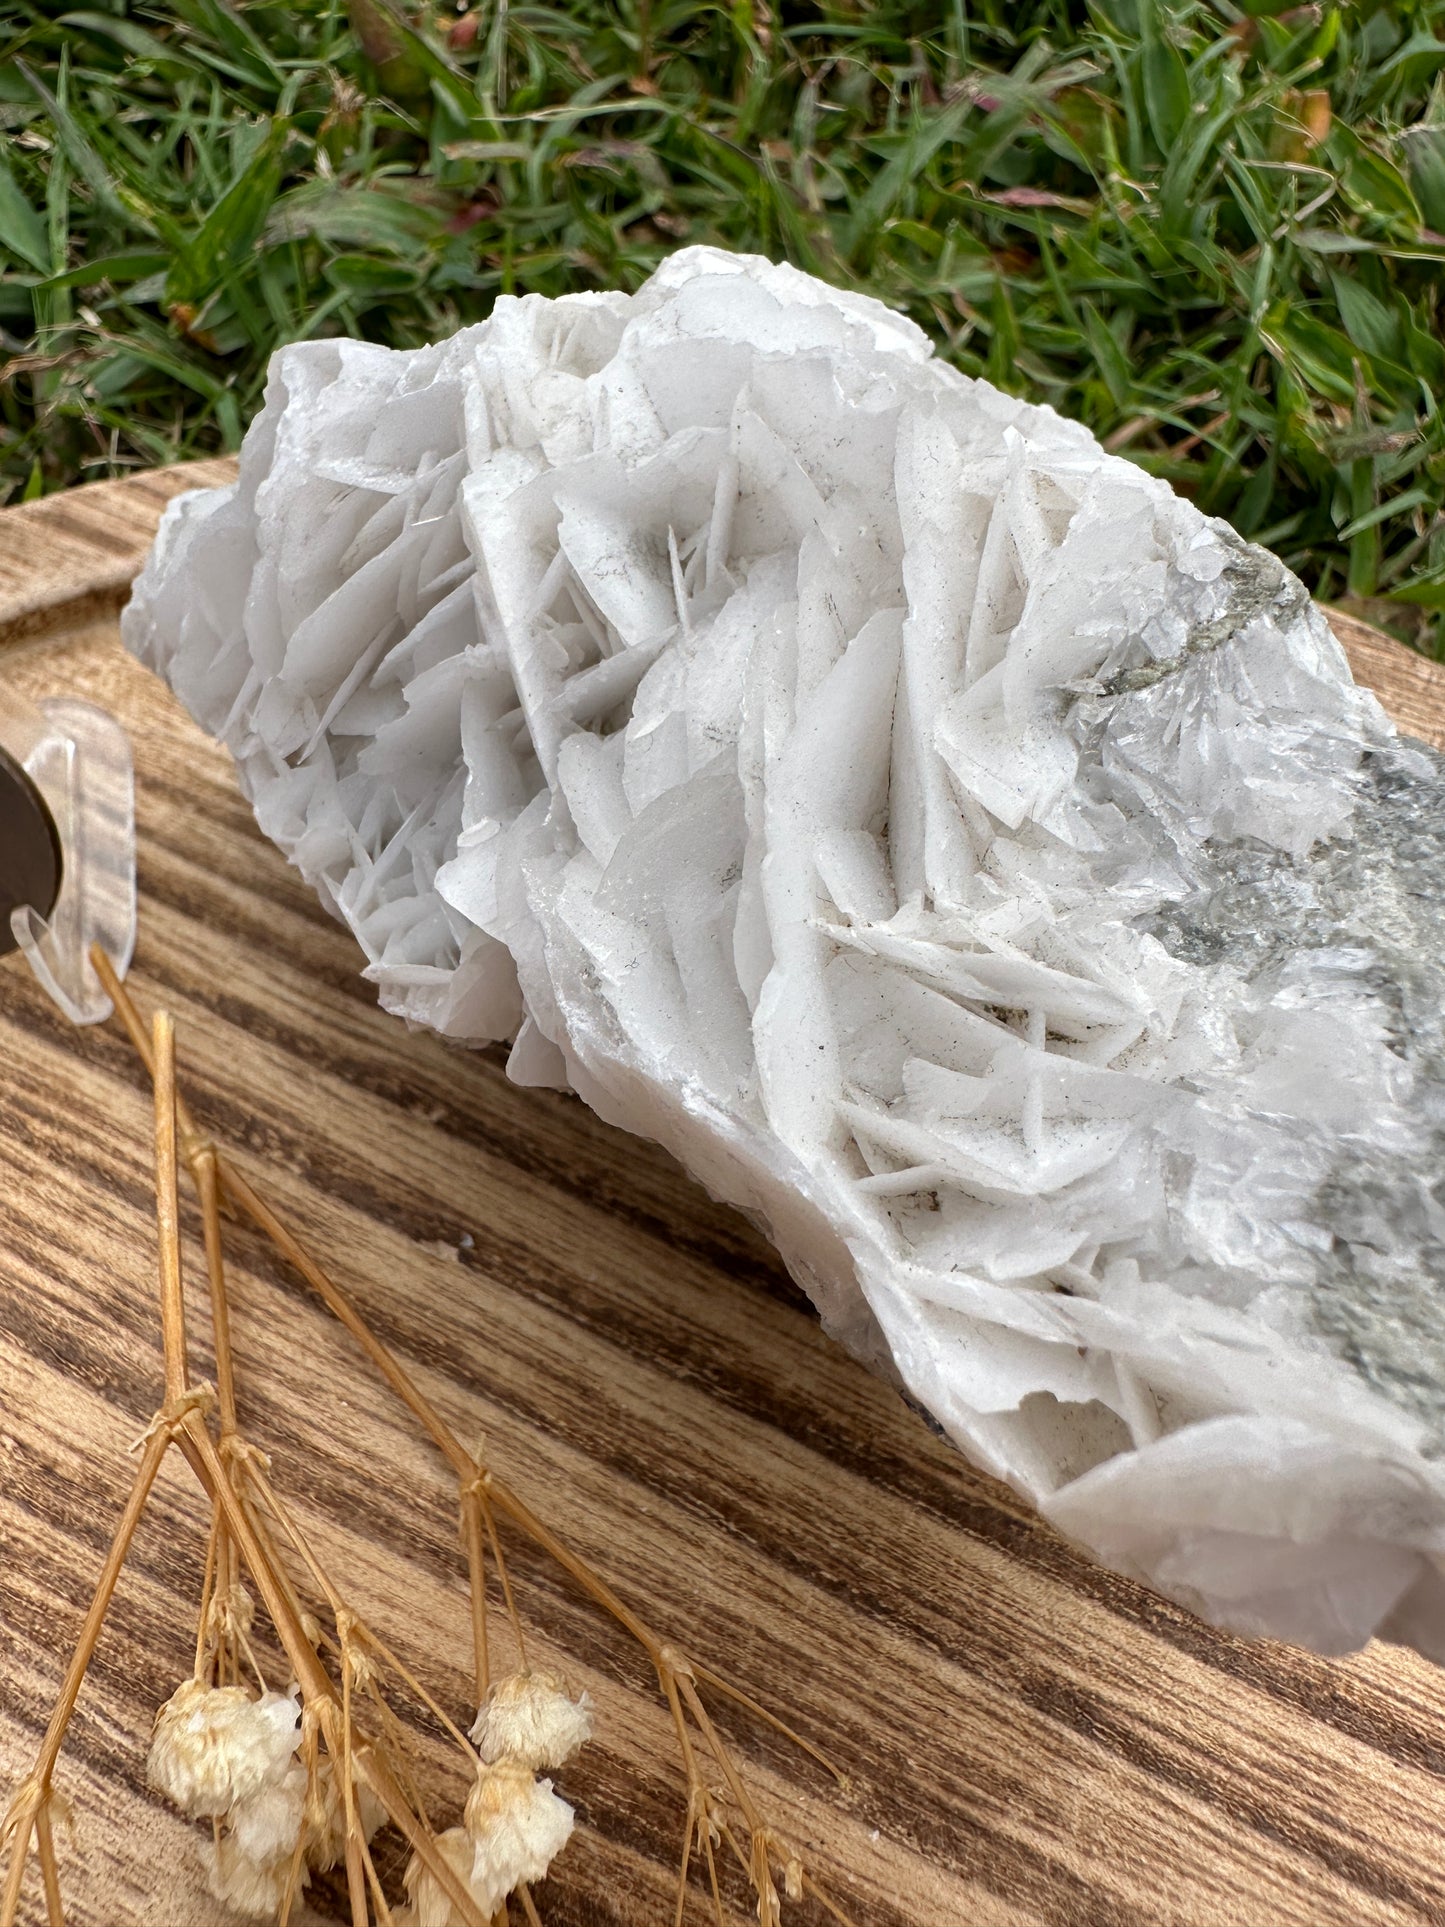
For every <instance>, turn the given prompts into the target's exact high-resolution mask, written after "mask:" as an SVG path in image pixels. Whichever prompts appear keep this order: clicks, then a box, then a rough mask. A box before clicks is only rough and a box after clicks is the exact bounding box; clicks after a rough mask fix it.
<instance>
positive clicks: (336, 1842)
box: [306, 1758, 386, 1873]
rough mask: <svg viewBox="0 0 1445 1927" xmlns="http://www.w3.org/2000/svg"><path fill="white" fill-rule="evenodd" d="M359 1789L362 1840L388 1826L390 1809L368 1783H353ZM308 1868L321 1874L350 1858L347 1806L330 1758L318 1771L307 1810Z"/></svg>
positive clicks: (321, 1763) (357, 1795) (357, 1807)
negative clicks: (347, 1849) (387, 1810)
mask: <svg viewBox="0 0 1445 1927" xmlns="http://www.w3.org/2000/svg"><path fill="white" fill-rule="evenodd" d="M352 1784H353V1786H354V1787H355V1789H356V1817H357V1819H358V1821H359V1822H360V1823H361V1833H362V1838H363V1839H365V1840H367V1841H370V1840H371V1838H372V1836H373V1835H374V1834H376V1833H377V1832H379V1831H380V1829H381V1828H382V1827H384V1826H385V1825H386V1808H385V1807H384V1806H383V1805H382V1804H381V1802H380V1800H378V1799H377V1797H376V1795H375V1794H374V1793H373V1792H372V1790H371V1788H370V1787H369V1786H367V1784H366V1782H365V1781H364V1780H354V1781H353V1782H352ZM306 1830H307V1842H306V1864H307V1865H308V1866H309V1867H313V1868H315V1870H316V1872H317V1873H325V1872H327V1871H328V1869H330V1868H331V1867H335V1866H339V1865H340V1863H341V1862H342V1861H343V1860H344V1859H345V1858H346V1802H345V1800H344V1799H343V1798H342V1792H341V1783H340V1781H339V1780H338V1778H337V1776H336V1770H335V1767H334V1766H333V1764H332V1762H331V1760H330V1759H329V1758H325V1759H322V1760H321V1761H320V1762H319V1764H318V1766H317V1770H316V1783H315V1786H314V1788H313V1789H312V1794H311V1798H310V1801H309V1802H308V1805H307V1810H306Z"/></svg>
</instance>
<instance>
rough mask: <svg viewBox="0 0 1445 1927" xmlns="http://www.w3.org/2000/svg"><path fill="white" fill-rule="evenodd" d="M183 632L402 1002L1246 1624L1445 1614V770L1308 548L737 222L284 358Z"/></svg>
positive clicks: (198, 507)
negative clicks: (799, 1288)
mask: <svg viewBox="0 0 1445 1927" xmlns="http://www.w3.org/2000/svg"><path fill="white" fill-rule="evenodd" d="M125 633H126V637H127V640H128V642H129V644H130V646H131V647H132V648H133V649H134V650H135V651H136V652H137V653H138V654H139V655H140V656H141V657H142V658H143V659H144V660H145V661H146V662H148V663H150V664H152V665H153V666H154V667H156V668H157V669H158V670H159V671H160V672H161V673H162V674H163V675H164V676H165V677H166V678H167V679H168V680H169V681H170V683H171V684H172V686H173V687H174V688H175V689H176V690H177V692H178V693H179V694H180V696H181V697H182V699H183V700H184V702H185V703H186V704H187V705H188V707H189V708H190V709H191V710H192V712H193V713H194V714H195V715H196V716H197V717H198V718H199V719H200V720H201V722H202V723H204V724H205V726H206V727H207V728H208V729H210V730H211V731H213V732H214V733H215V734H216V735H217V736H219V737H221V738H222V739H223V740H224V741H225V742H226V743H227V744H228V745H229V746H230V748H231V750H232V751H233V753H234V755H235V758H236V763H237V767H238V769H239V771H240V776H241V781H242V783H243V784H244V786H245V788H246V790H247V793H248V794H249V796H250V797H251V798H252V800H253V802H254V804H255V808H256V813H257V817H258V819H259V821H260V823H261V825H262V828H263V829H264V830H265V832H266V833H267V834H268V835H269V836H270V837H272V838H273V839H274V840H275V841H276V842H277V843H278V844H279V846H280V847H281V849H282V850H284V851H285V853H286V855H287V856H288V857H289V858H290V859H291V860H292V861H293V862H294V863H295V864H297V865H298V866H299V868H300V869H301V870H302V872H303V873H304V874H305V876H306V877H307V878H308V879H309V880H310V881H311V882H312V883H313V884H314V885H315V886H316V888H317V889H318V890H319V891H320V893H321V895H322V897H323V899H324V901H325V902H326V903H327V904H328V905H329V906H330V907H331V908H332V909H333V910H334V911H335V912H336V914H337V915H338V916H339V917H341V918H342V919H343V920H344V921H345V922H346V923H347V924H348V925H349V927H350V928H351V930H352V931H353V932H354V933H355V936H356V938H357V941H358V943H359V945H360V946H361V948H362V950H363V951H364V953H365V956H366V975H367V976H368V977H369V978H370V979H371V980H372V981H373V982H374V983H376V984H377V985H378V987H379V992H380V996H381V1000H382V1002H383V1003H384V1004H385V1005H386V1006H387V1008H388V1009H391V1010H393V1011H395V1012H397V1013H398V1014H399V1015H400V1016H402V1017H404V1018H406V1019H408V1020H409V1021H411V1022H413V1023H418V1024H426V1025H430V1026H432V1027H434V1028H435V1029H437V1030H439V1031H441V1032H443V1033H444V1034H446V1035H448V1036H450V1037H454V1038H457V1039H460V1040H463V1041H467V1042H480V1041H484V1040H495V1039H509V1040H511V1053H510V1057H509V1060H508V1063H509V1069H510V1071H511V1074H512V1075H513V1076H514V1077H515V1078H517V1079H518V1080H519V1081H521V1082H523V1083H533V1084H553V1085H558V1086H564V1087H569V1088H571V1089H573V1090H575V1091H576V1092H578V1093H579V1094H580V1095H581V1096H582V1097H583V1098H584V1099H585V1100H586V1101H587V1102H588V1103H589V1104H591V1105H592V1106H593V1107H594V1108H595V1109H596V1110H597V1111H598V1112H600V1113H601V1115H602V1116H603V1117H605V1118H608V1119H610V1120H611V1121H613V1122H614V1123H616V1124H619V1125H621V1126H623V1127H625V1128H626V1129H628V1130H631V1131H636V1132H640V1133H643V1134H644V1135H646V1136H649V1137H652V1138H656V1139H657V1140H659V1141H660V1142H661V1143H662V1144H664V1145H666V1146H667V1147H668V1148H669V1149H670V1150H671V1151H673V1152H675V1153H676V1155H677V1156H678V1157H679V1158H681V1159H682V1161H683V1162H684V1163H685V1164H686V1165H687V1166H688V1168H689V1169H690V1170H692V1171H693V1172H694V1173H695V1174H696V1175H697V1176H698V1177H699V1178H700V1179H701V1181H702V1182H703V1183H704V1184H705V1185H706V1186H707V1187H708V1188H709V1189H710V1190H711V1191H712V1192H714V1193H715V1194H716V1195H717V1196H719V1197H721V1198H724V1199H727V1200H729V1201H731V1202H732V1203H735V1204H737V1205H740V1206H741V1207H742V1208H743V1209H745V1210H746V1211H748V1212H750V1213H751V1214H752V1215H754V1216H755V1217H756V1218H757V1219H759V1220H760V1221H761V1222H763V1223H764V1224H765V1225H766V1226H767V1228H768V1229H769V1231H770V1233H771V1235H772V1237H773V1238H774V1239H775V1241H776V1242H777V1244H778V1247H779V1249H780V1250H781V1252H782V1254H783V1256H784V1258H785V1259H786V1261H787V1263H788V1265H789V1266H790V1268H791V1269H792V1271H793V1272H794V1274H795V1275H796V1276H797V1277H798V1278H799V1279H800V1281H801V1282H802V1283H803V1285H804V1286H805V1287H806V1288H807V1290H808V1291H809V1293H810V1294H811V1296H812V1297H813V1299H814V1301H815V1302H816V1304H817V1305H818V1308H819V1310H820V1312H821V1314H822V1316H823V1319H824V1321H825V1323H826V1325H827V1326H828V1328H829V1329H830V1330H831V1331H832V1332H834V1333H835V1334H836V1335H837V1336H838V1337H839V1338H840V1339H841V1340H842V1341H843V1342H844V1343H845V1344H847V1345H848V1346H850V1347H851V1348H852V1349H853V1350H854V1351H855V1352H857V1353H858V1354H859V1355H861V1356H862V1357H864V1358H865V1359H867V1360H868V1361H869V1362H870V1363H872V1364H873V1365H875V1366H876V1367H878V1368H879V1369H882V1370H885V1371H887V1372H888V1373H889V1374H891V1375H892V1376H893V1377H894V1378H895V1379H896V1380H897V1381H898V1382H899V1383H900V1384H901V1385H902V1386H903V1387H905V1388H906V1390H907V1391H908V1392H909V1393H910V1394H911V1396H912V1397H913V1399H914V1400H915V1401H916V1402H917V1403H918V1404H919V1405H921V1406H922V1407H923V1408H924V1409H925V1410H926V1411H927V1412H928V1413H929V1414H931V1415H932V1417H933V1418H934V1420H936V1422H937V1423H938V1424H939V1425H940V1426H942V1427H943V1429H944V1430H945V1431H946V1432H947V1433H948V1435H949V1436H950V1437H951V1438H953V1439H954V1440H955V1441H956V1442H957V1443H958V1444H959V1445H960V1446H961V1447H962V1448H963V1450H964V1451H965V1452H967V1453H968V1455H969V1456H970V1457H971V1458H972V1459H974V1460H975V1461H977V1462H978V1463H979V1464H981V1465H983V1466H984V1467H986V1468H987V1469H988V1470H990V1471H991V1472H993V1473H995V1474H997V1475H998V1476H1000V1477H1002V1478H1004V1479H1007V1480H1008V1481H1009V1482H1010V1483H1011V1484H1012V1485H1013V1486H1014V1487H1016V1488H1017V1489H1018V1490H1019V1491H1020V1492H1022V1493H1024V1494H1026V1495H1027V1496H1028V1497H1029V1499H1031V1500H1032V1501H1033V1502H1034V1503H1035V1504H1036V1505H1037V1506H1038V1507H1039V1508H1040V1509H1041V1510H1042V1511H1043V1512H1044V1513H1045V1514H1046V1515H1047V1516H1048V1517H1049V1518H1050V1519H1052V1520H1053V1521H1054V1522H1055V1523H1056V1524H1057V1525H1058V1526H1059V1527H1060V1528H1061V1529H1062V1530H1063V1531H1065V1532H1066V1533H1067V1534H1069V1535H1070V1536H1071V1537H1072V1538H1073V1539H1075V1540H1076V1541H1078V1542H1080V1543H1082V1544H1083V1545H1085V1546H1087V1547H1089V1548H1090V1549H1091V1550H1092V1551H1093V1552H1094V1553H1095V1554H1096V1555H1097V1556H1098V1557H1099V1558H1101V1559H1102V1560H1105V1561H1107V1562H1109V1563H1110V1564H1112V1565H1114V1566H1115V1567H1117V1568H1119V1569H1121V1570H1123V1571H1126V1572H1129V1573H1132V1574H1135V1575H1137V1576H1140V1577H1142V1578H1145V1579H1147V1580H1148V1581H1150V1582H1151V1583H1152V1584H1153V1585H1155V1586H1157V1587H1159V1588H1161V1589H1162V1590H1163V1591H1165V1592H1167V1593H1169V1594H1171V1595H1172V1596H1174V1597H1175V1598H1177V1599H1179V1600H1182V1601H1184V1602H1186V1603H1187V1604H1189V1605H1191V1606H1193V1607H1194V1608H1196V1609H1197V1610H1198V1611H1199V1612H1201V1613H1203V1614H1204V1615H1205V1616H1207V1617H1208V1618H1210V1619H1212V1620H1214V1621H1215V1622H1217V1623H1219V1624H1222V1625H1225V1626H1229V1627H1233V1628H1236V1629H1240V1630H1243V1631H1247V1632H1258V1633H1271V1634H1276V1635H1279V1636H1283V1637H1286V1638H1290V1639H1295V1640H1299V1641H1303V1642H1307V1643H1310V1644H1313V1645H1315V1646H1317V1647H1319V1648H1321V1649H1323V1650H1327V1651H1342V1650H1345V1649H1347V1648H1350V1647H1352V1646H1355V1645H1358V1644H1359V1643H1360V1642H1362V1641H1363V1640H1365V1639H1366V1638H1368V1637H1369V1636H1370V1635H1371V1634H1372V1633H1376V1632H1378V1633H1381V1634H1383V1635H1385V1636H1387V1637H1390V1638H1394V1639H1398V1640H1402V1641H1406V1642H1409V1643H1412V1644H1415V1645H1417V1646H1419V1647H1420V1648H1422V1649H1423V1650H1425V1651H1427V1652H1432V1653H1435V1654H1440V1653H1442V1652H1445V1475H1442V1470H1441V1458H1440V1454H1441V1445H1442V1440H1445V1323H1442V1319H1441V1313H1440V1304H1441V1293H1442V1288H1445V1166H1442V1157H1441V1154H1442V1149H1445V1017H1442V1011H1445V968H1442V964H1441V959H1442V957H1445V807H1442V806H1445V782H1442V769H1441V764H1440V761H1439V759H1437V758H1436V757H1435V756H1434V755H1433V754H1432V753H1430V752H1427V751H1426V750H1424V749H1423V748H1421V747H1420V746H1418V745H1412V744H1410V743H1407V742H1405V741H1404V740H1402V739H1399V738H1397V737H1396V735H1395V733H1394V731H1393V730H1392V728H1391V727H1390V725H1389V724H1388V723H1387V721H1386V720H1385V718H1384V716H1383V715H1382V713H1381V711H1380V710H1379V708H1378V706H1377V704H1376V703H1375V701H1374V699H1373V698H1372V697H1370V696H1369V695H1368V694H1366V693H1364V692H1363V691H1361V690H1359V689H1357V688H1356V687H1355V686H1354V684H1353V683H1352V681H1351V679H1350V675H1349V672H1348V669H1347V667H1346V665H1345V662H1344V659H1343V656H1342V654H1341V651H1340V649H1339V647H1338V645H1337V644H1336V642H1335V641H1334V639H1333V638H1332V636H1331V635H1330V633H1329V631H1328V629H1327V628H1326V626H1325V624H1324V621H1323V619H1322V618H1321V616H1320V615H1319V614H1318V612H1317V611H1316V610H1315V609H1314V608H1313V607H1312V605H1311V603H1310V601H1309V599H1308V597H1307V596H1306V594H1305V592H1304V590H1303V589H1302V588H1301V586H1300V584H1299V583H1298V582H1297V581H1296V580H1295V579H1294V578H1293V577H1292V576H1291V575H1290V574H1289V573H1288V572H1287V571H1286V570H1285V568H1284V567H1283V566H1282V565H1281V564H1280V563H1279V562H1277V561H1276V560H1275V559H1274V558H1273V557H1271V556H1270V555H1268V554H1266V553H1264V552H1263V551H1261V550H1259V549H1256V548H1251V547H1249V546H1248V545H1246V544H1245V543H1243V542H1242V541H1241V540H1240V539H1239V538H1238V537H1237V536H1236V535H1235V534H1233V533H1232V531H1231V530H1229V529H1228V528H1227V527H1226V526H1224V525H1223V524H1221V523H1219V522H1215V521H1210V520H1208V519H1207V518H1206V517H1204V516H1202V515H1201V514H1199V513H1198V512H1197V511H1196V510H1195V509H1194V508H1193V507H1191V506H1190V505H1189V504H1188V503H1186V502H1184V501H1182V500H1180V499H1179V498H1178V497H1176V496H1175V495H1174V494H1173V493H1172V492H1171V491H1170V490H1169V489H1168V488H1167V487H1165V486H1164V485H1162V484H1161V483H1159V482H1156V481H1153V480H1151V479H1150V478H1149V477H1147V476H1146V475H1144V474H1143V473H1142V472H1141V471H1139V470H1138V469H1136V468H1134V467H1132V466H1131V465H1129V464H1127V463H1126V462H1124V461H1122V460H1119V459H1117V458H1115V457H1112V456H1109V455H1107V454H1105V453H1104V451H1103V450H1102V449H1101V448H1100V447H1099V446H1098V444H1097V443H1096V442H1095V441H1094V440H1093V438H1092V437H1091V436H1090V435H1089V434H1088V433H1087V432H1086V431H1085V430H1084V429H1083V428H1081V427H1079V426H1077V425H1075V424H1072V423H1070V422H1067V421H1064V420H1062V419H1061V418H1060V417H1059V416H1057V415H1056V414H1054V413H1053V412H1052V411H1051V410H1050V409H1048V408H1044V407H1034V406H1029V405H1026V404H1025V403H1023V402H1021V401H1017V400H1014V399H1011V398H1009V397H1007V396H1005V395H1002V394H1000V393H998V392H997V391H995V390H994V389H992V388H991V387H989V386H988V385H987V384H986V383H983V382H976V381H970V380H968V379H966V378H965V377H963V376H961V375H959V374H958V373H957V372H955V371H954V370H952V369H950V368H948V367H946V366H945V365H943V364H942V363H940V362H939V361H936V360H934V359H933V358H932V356H931V354H930V351H929V347H928V344H927V342H926V341H925V339H924V337H923V336H922V335H921V334H920V333H919V332H918V330H917V329H915V328H914V327H913V326H912V324H911V323H909V322H908V321H907V320H905V319H903V318H902V317H900V316H898V315H896V314H893V313H891V312H890V311H889V310H888V309H886V308H884V307H883V306H881V305H880V304H878V303H876V302H873V301H870V300H867V299H864V298H862V297H860V296H857V295H851V294H843V293H839V292H837V291H836V290H833V289H831V288H828V287H826V286H824V285H823V284H821V283H819V282H817V281H815V280H812V279H810V278H809V277H807V276H805V275H803V274H800V273H798V272H796V271H794V270H792V269H789V268H785V267H778V266H774V265H771V264H769V263H767V262H764V261H761V260H758V259H754V258H751V257H737V256H732V255H728V254H724V253H720V252H716V251H712V250H708V249H689V250H687V251H685V252H682V253H680V254H678V255H676V256H674V257H673V258H672V259H671V260H670V261H668V262H667V263H665V264H664V266H663V267H662V268H660V269H659V270H658V272H657V273H656V274H655V275H654V276H653V277H652V279H651V280H650V281H649V282H648V283H647V284H646V286H645V287H643V288H642V289H641V290H640V291H639V292H638V293H637V294H636V295H633V296H630V297H629V296H624V295H621V294H601V295H579V296H572V297H568V298H566V299H563V300H558V301H548V300H544V299H542V298H540V297H535V296H529V297H527V298H526V299H523V300H513V299H503V300H500V301H498V303H497V305H496V308H495V310H494V311H493V314H492V316H491V318H490V319H489V320H488V321H486V322H484V323H482V324H481V325H479V326H476V327H473V328H468V329H466V330H464V331H463V332H461V333H459V334H457V335H456V336H454V337H453V338H452V339H451V340H449V341H446V342H443V343H440V344H438V345H437V346H435V347H430V348H424V349H420V350H417V351H416V352H412V353H397V352H392V351H389V350H386V349H383V348H378V347H373V346H367V345H364V344H360V343H355V342H339V341H324V342H311V343H307V344H304V345H301V346H297V347H293V348H288V349H285V350H284V351H283V352H282V353H281V354H279V355H278V356H277V358H276V361H275V363H274V365H273V368H272V372H271V379H270V383H269V386H268V389H267V395H266V403H265V407H264V409H263V411H262V413H261V414H260V416H259V417H258V419H257V420H256V422H255V423H254V425H253V426H252V429H251V431H250V434H249V436H248V437H247V440H246V444H245V448H244V450H243V452H242V456H241V470H240V479H239V481H238V483H237V484H236V485H235V486H233V487H231V488H229V489H223V490H217V491H210V492H206V493H197V494H192V495H189V496H186V497H183V498H181V499H180V500H179V501H178V502H176V503H175V504H173V505H172V507H171V509H170V511H169V512H168V514H167V517H166V520H165V523H164V525H163V528H162V530H161V534H160V537H159V540H158V542H157V545H156V549H155V551H154V554H153V555H152V558H151V560H150V562H149V564H148V566H147V568H146V571H145V573H144V575H143V577H142V578H141V581H140V583H139V585H138V588H137V591H136V595H135V599H134V601H133V602H132V604H131V606H130V609H129V610H128V612H127V615H126V618H125Z"/></svg>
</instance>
